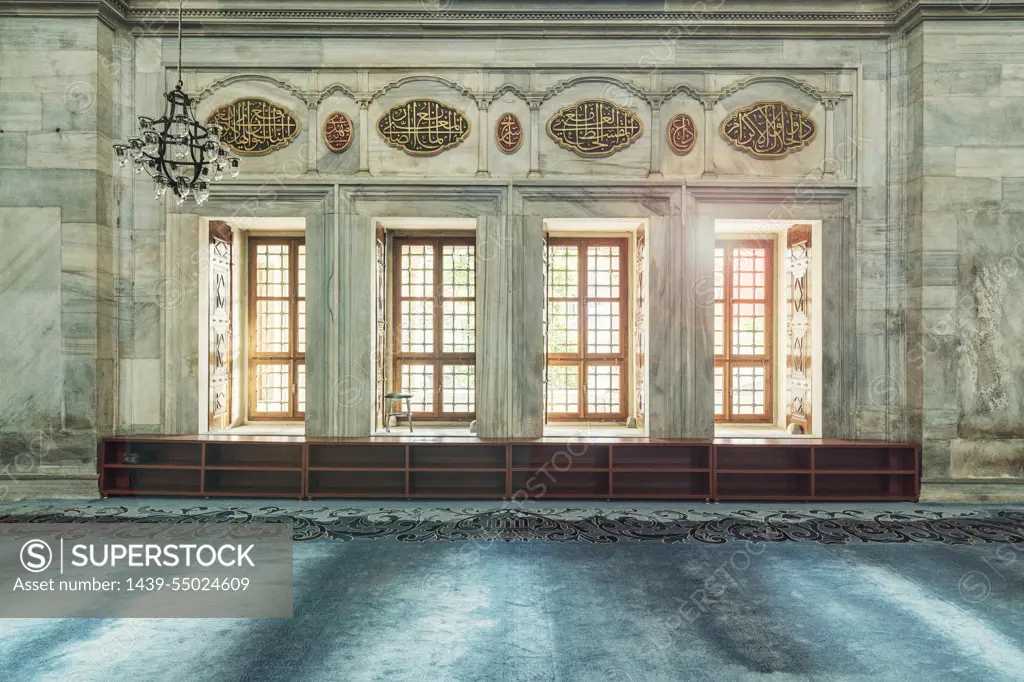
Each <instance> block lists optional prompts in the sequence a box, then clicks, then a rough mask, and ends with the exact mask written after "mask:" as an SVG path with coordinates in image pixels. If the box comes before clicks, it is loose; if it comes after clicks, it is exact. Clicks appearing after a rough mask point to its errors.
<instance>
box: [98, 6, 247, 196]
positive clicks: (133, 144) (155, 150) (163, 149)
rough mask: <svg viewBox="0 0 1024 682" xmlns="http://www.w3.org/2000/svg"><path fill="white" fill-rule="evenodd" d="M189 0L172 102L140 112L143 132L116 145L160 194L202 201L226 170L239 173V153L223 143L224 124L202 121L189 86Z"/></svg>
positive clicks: (180, 16)
mask: <svg viewBox="0 0 1024 682" xmlns="http://www.w3.org/2000/svg"><path fill="white" fill-rule="evenodd" d="M183 15H184V0H178V84H177V86H175V88H174V89H173V90H171V91H170V92H167V93H165V94H164V99H165V100H167V107H166V109H165V110H164V115H163V116H161V117H160V118H156V119H154V118H149V117H148V116H140V117H139V127H140V128H141V129H142V131H141V134H139V135H138V136H134V137H129V138H128V142H127V143H119V144H115V145H114V151H115V152H116V153H117V158H118V160H119V161H120V165H121V167H122V168H125V167H127V166H128V163H129V162H132V163H133V165H134V167H135V172H136V174H142V172H143V171H145V173H146V174H147V175H149V176H150V177H151V178H152V179H153V182H154V184H155V192H154V193H155V194H156V197H157V198H158V199H159V198H162V197H163V196H164V195H165V194H166V193H167V190H171V192H172V193H173V194H174V196H176V197H177V202H178V204H179V205H180V204H182V203H184V202H185V200H186V199H187V198H189V197H192V199H193V200H194V201H195V202H196V204H203V203H204V202H206V200H207V199H208V198H209V196H210V186H211V185H212V184H213V183H215V182H219V181H220V180H222V179H223V177H224V173H225V171H227V172H228V173H230V176H231V177H238V157H237V156H234V155H232V154H230V153H229V150H228V149H227V148H226V147H225V146H224V145H222V144H221V141H220V135H221V128H220V127H219V126H217V125H215V124H206V125H203V124H202V123H200V122H199V121H198V120H197V119H196V115H195V100H193V99H192V98H191V97H189V96H188V95H187V94H186V93H185V90H184V81H183V80H182V59H183V54H184V45H183V39H182V33H183V31H182V23H183Z"/></svg>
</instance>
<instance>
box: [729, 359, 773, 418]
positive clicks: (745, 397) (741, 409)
mask: <svg viewBox="0 0 1024 682" xmlns="http://www.w3.org/2000/svg"><path fill="white" fill-rule="evenodd" d="M764 411H765V390H764V367H733V368H732V413H733V414H734V415H740V414H750V415H762V414H764Z"/></svg>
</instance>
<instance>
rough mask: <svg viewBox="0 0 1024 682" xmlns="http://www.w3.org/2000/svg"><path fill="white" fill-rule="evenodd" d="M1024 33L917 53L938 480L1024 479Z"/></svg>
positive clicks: (916, 202) (946, 26) (923, 39)
mask: <svg viewBox="0 0 1024 682" xmlns="http://www.w3.org/2000/svg"><path fill="white" fill-rule="evenodd" d="M1022 32H1024V25H1021V24H1020V23H1019V22H1017V23H1014V22H1008V23H1002V24H997V23H995V22H985V23H975V22H951V23H936V24H934V25H933V24H925V25H924V26H923V27H922V29H921V30H918V31H916V32H915V35H914V36H912V40H911V43H910V45H911V47H910V50H909V52H910V54H911V55H912V56H911V62H912V63H913V67H912V69H911V78H910V83H911V85H910V89H911V91H912V92H913V108H914V109H915V111H914V119H915V120H914V125H913V135H912V146H911V147H909V149H910V150H911V152H910V154H911V156H912V158H913V159H914V161H913V163H912V166H913V169H914V170H913V171H912V173H911V185H912V187H913V191H914V194H915V196H914V199H913V200H912V201H911V202H910V204H911V206H912V213H913V220H914V226H913V228H912V230H911V231H912V232H913V233H915V239H914V242H915V243H914V245H913V247H912V248H911V249H910V250H909V251H908V258H909V259H910V261H911V262H915V263H917V264H918V265H917V267H916V268H915V271H914V286H916V288H917V296H916V302H917V305H918V308H917V311H918V315H919V328H918V329H916V341H915V343H913V344H912V345H911V347H910V348H909V350H908V356H907V362H908V366H909V367H910V370H911V371H910V374H911V376H912V377H913V378H914V379H915V381H916V382H917V384H918V385H917V389H916V391H915V392H914V393H913V399H914V401H915V406H917V405H919V407H920V437H921V439H922V441H923V443H924V452H925V455H926V459H925V463H926V472H927V475H928V477H930V478H935V479H953V480H965V479H1021V478H1022V477H1024V388H1022V387H1024V344H1022V342H1021V339H1022V338H1024V201H1022V196H1024V194H1022V190H1024V39H1022V35H1024V33H1022ZM908 142H910V140H908Z"/></svg>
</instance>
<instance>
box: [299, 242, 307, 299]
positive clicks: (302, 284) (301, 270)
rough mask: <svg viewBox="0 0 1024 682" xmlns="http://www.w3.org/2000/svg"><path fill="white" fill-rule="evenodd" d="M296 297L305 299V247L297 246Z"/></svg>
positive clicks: (302, 245)
mask: <svg viewBox="0 0 1024 682" xmlns="http://www.w3.org/2000/svg"><path fill="white" fill-rule="evenodd" d="M297 279H298V282H297V284H298V296H299V298H306V245H305V244H299V272H298V275H297Z"/></svg>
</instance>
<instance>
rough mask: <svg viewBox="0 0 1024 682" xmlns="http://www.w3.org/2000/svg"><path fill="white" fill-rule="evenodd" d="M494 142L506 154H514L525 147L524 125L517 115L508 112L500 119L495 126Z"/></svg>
mask: <svg viewBox="0 0 1024 682" xmlns="http://www.w3.org/2000/svg"><path fill="white" fill-rule="evenodd" d="M494 141H495V143H496V144H497V145H498V149H500V150H501V151H503V152H505V153H506V154H514V153H516V151H518V150H519V148H520V147H521V146H523V124H522V123H520V122H519V119H518V118H516V115H515V114H513V113H511V112H507V113H504V114H502V115H501V116H500V117H499V118H498V122H497V124H495V126H494Z"/></svg>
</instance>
